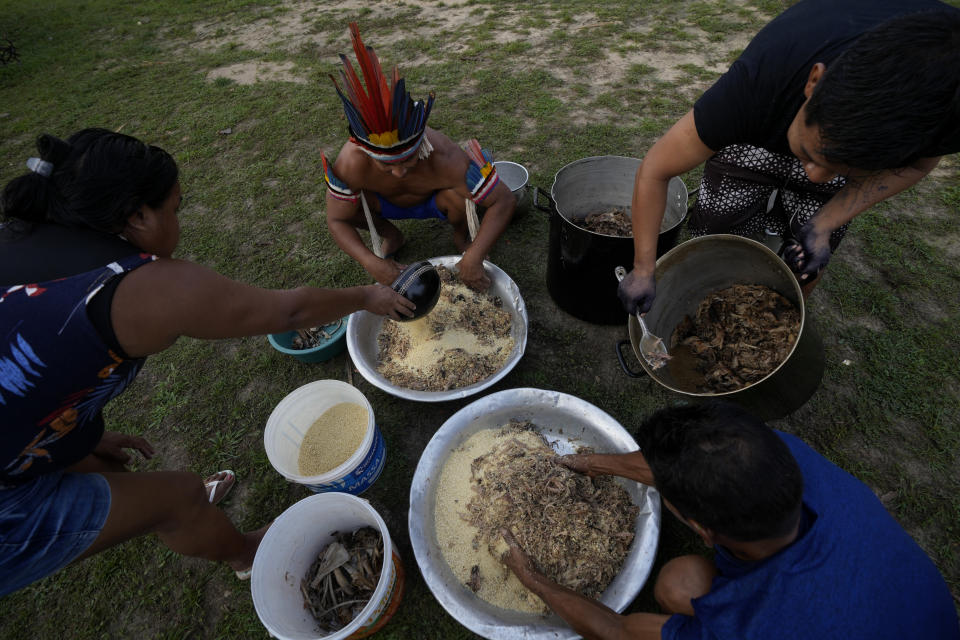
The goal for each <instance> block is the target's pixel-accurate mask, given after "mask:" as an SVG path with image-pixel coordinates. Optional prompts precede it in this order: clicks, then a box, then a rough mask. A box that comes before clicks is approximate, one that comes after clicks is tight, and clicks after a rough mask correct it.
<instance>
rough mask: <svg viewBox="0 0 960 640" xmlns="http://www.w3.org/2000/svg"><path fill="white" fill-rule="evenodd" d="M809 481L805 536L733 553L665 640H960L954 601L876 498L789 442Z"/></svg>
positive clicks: (720, 556)
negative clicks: (764, 549) (755, 551)
mask: <svg viewBox="0 0 960 640" xmlns="http://www.w3.org/2000/svg"><path fill="white" fill-rule="evenodd" d="M779 435H780V437H781V438H782V439H783V441H784V442H786V444H787V446H788V447H789V448H790V451H791V452H792V453H793V456H794V458H796V460H797V464H799V465H800V470H801V471H802V472H803V509H804V511H803V518H802V522H801V530H800V535H799V536H798V538H797V540H796V541H795V542H794V543H793V544H791V545H790V546H789V547H787V548H786V549H783V550H782V551H780V552H779V553H777V554H776V555H774V556H771V557H770V558H767V559H766V560H763V561H762V562H757V563H749V562H744V561H742V560H739V559H737V558H735V557H734V556H733V555H731V554H730V553H729V552H727V551H726V550H725V549H722V548H718V549H717V555H716V563H717V569H718V571H719V575H718V576H717V577H716V578H715V579H714V581H713V584H712V585H711V588H710V593H708V594H707V595H705V596H703V597H701V598H697V599H695V600H694V601H693V610H694V613H695V614H696V616H695V617H692V618H691V617H689V616H684V615H679V614H678V615H674V616H671V617H670V619H669V620H667V623H666V624H665V625H664V626H663V630H662V631H661V638H663V640H692V639H698V640H706V639H711V640H726V639H730V640H751V639H756V640H761V639H762V640H770V639H772V638H788V639H790V640H830V639H833V638H836V639H838V640H841V639H842V640H848V639H857V638H865V639H870V640H883V639H885V638H889V639H891V640H893V639H896V640H903V639H904V638H918V639H921V638H922V639H924V640H934V639H936V640H958V639H960V625H958V621H957V613H956V610H955V609H954V606H953V600H952V598H951V596H950V591H949V590H948V589H947V585H946V583H945V582H944V580H943V577H942V576H941V575H940V573H939V571H937V568H936V566H934V564H933V562H932V561H931V560H930V558H928V557H927V555H926V554H925V553H924V552H923V549H921V548H920V546H919V545H917V543H916V542H914V541H913V539H912V538H911V537H910V536H909V535H908V534H907V532H906V531H904V530H903V528H902V527H901V526H900V525H899V524H898V523H897V522H896V520H894V519H893V517H891V516H890V514H888V513H887V511H886V509H885V508H884V506H883V504H881V502H880V500H878V499H877V497H876V496H875V495H874V494H873V492H872V491H871V490H870V489H869V488H868V487H867V486H866V485H864V484H863V483H862V482H860V481H859V480H857V479H856V478H854V477H853V476H852V475H850V474H849V473H847V472H845V471H843V470H842V469H840V468H839V467H837V466H836V465H834V464H832V463H831V462H830V461H828V460H827V459H826V458H824V457H823V456H821V455H820V454H818V453H817V452H816V451H814V450H813V449H811V448H810V447H809V446H807V445H806V444H805V443H804V442H803V441H801V440H800V439H798V438H796V437H795V436H792V435H790V434H786V433H780V434H779Z"/></svg>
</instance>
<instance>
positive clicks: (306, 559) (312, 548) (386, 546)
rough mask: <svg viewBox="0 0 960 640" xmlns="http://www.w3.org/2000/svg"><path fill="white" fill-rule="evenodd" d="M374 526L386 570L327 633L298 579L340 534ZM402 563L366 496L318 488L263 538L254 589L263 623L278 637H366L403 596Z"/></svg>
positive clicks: (283, 639)
mask: <svg viewBox="0 0 960 640" xmlns="http://www.w3.org/2000/svg"><path fill="white" fill-rule="evenodd" d="M362 527H373V528H375V529H377V530H378V531H379V532H380V535H381V537H382V538H383V557H384V563H383V569H382V570H381V571H380V579H379V580H378V581H377V588H376V589H375V590H374V592H373V596H372V597H371V598H370V601H369V602H368V603H367V605H366V606H365V607H364V608H363V610H362V611H361V612H360V615H358V616H357V617H356V618H354V619H353V621H351V622H350V624H348V625H347V626H345V627H343V628H342V629H340V630H339V631H336V632H333V633H330V634H325V633H324V632H323V631H321V630H320V628H319V626H318V625H317V621H316V620H315V619H314V617H313V614H312V613H310V610H309V609H308V608H307V607H305V606H304V601H303V594H302V593H301V591H300V581H301V580H302V579H303V578H304V577H306V574H307V571H309V570H310V567H311V565H312V564H313V562H314V561H315V560H316V559H317V556H318V555H319V554H320V551H321V550H322V549H323V548H324V547H326V546H327V545H328V544H330V543H331V542H333V541H334V539H335V538H336V534H337V533H344V532H348V531H356V530H357V529H360V528H362ZM403 582H404V574H403V565H402V563H401V562H400V556H398V555H397V553H396V552H395V551H394V549H393V542H392V541H391V540H390V533H389V532H388V531H387V525H386V523H385V522H384V521H383V518H381V517H380V514H379V513H377V512H376V510H375V509H374V508H373V507H371V506H370V503H369V502H367V501H366V500H364V499H363V498H357V497H355V496H352V495H350V494H347V493H319V494H317V495H313V496H310V497H308V498H304V499H303V500H301V501H299V502H297V503H296V504H294V505H293V506H291V507H290V508H288V509H287V510H286V511H284V512H283V513H282V514H280V517H278V518H277V519H276V520H275V521H274V523H273V525H271V527H270V528H269V529H268V530H267V533H266V535H265V536H264V537H263V540H262V541H261V542H260V547H259V548H258V549H257V555H256V557H255V558H254V561H253V572H252V574H251V577H250V589H251V591H252V592H253V606H254V608H255V609H256V611H257V616H259V617H260V622H262V623H263V626H265V627H266V628H267V631H269V632H270V635H272V636H273V637H275V638H280V640H319V639H320V638H323V639H324V640H344V639H347V638H351V639H352V638H364V637H366V636H369V635H371V634H373V633H375V632H377V631H379V630H380V628H381V627H383V625H385V624H386V623H387V621H388V620H389V619H390V617H391V616H393V614H394V613H395V612H396V610H397V607H398V606H399V605H400V600H401V598H402V596H403Z"/></svg>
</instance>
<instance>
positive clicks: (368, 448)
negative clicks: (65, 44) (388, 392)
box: [263, 380, 386, 494]
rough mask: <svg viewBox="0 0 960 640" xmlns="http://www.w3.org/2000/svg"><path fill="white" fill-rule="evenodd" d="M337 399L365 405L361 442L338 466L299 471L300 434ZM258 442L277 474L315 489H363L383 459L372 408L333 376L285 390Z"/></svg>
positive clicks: (363, 398)
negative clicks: (314, 471) (313, 471)
mask: <svg viewBox="0 0 960 640" xmlns="http://www.w3.org/2000/svg"><path fill="white" fill-rule="evenodd" d="M341 402H352V403H354V404H359V405H361V406H362V407H365V408H366V409H367V431H366V433H365V434H364V436H363V442H361V443H360V447H359V448H358V449H357V450H356V451H354V452H353V454H352V455H351V456H350V457H349V458H347V460H346V462H344V463H343V464H341V465H340V466H338V467H336V468H334V469H331V470H330V471H328V472H326V473H322V474H320V475H316V476H303V475H300V473H299V457H300V445H301V444H302V443H303V437H304V436H305V435H306V433H307V431H308V430H309V429H310V426H311V425H313V423H314V422H316V420H317V418H319V417H320V416H321V415H323V413H324V412H325V411H326V410H327V409H329V408H331V407H332V406H334V405H337V404H340V403H341ZM263 446H264V448H265V449H266V450H267V458H268V459H269V460H270V464H272V465H273V468H274V469H276V470H277V472H278V473H279V474H280V475H282V476H283V477H284V478H286V479H287V480H289V481H290V482H296V483H298V484H302V485H306V486H307V487H309V488H310V489H312V490H313V491H315V492H317V493H321V492H325V491H343V492H346V493H353V494H359V493H363V492H364V491H365V490H367V489H369V488H370V486H371V485H372V484H373V483H374V481H376V479H377V478H378V477H379V476H380V472H381V471H383V465H384V462H385V460H386V446H385V445H384V442H383V436H382V435H381V433H380V429H379V428H377V425H376V422H375V421H374V417H373V407H371V406H370V402H369V401H368V400H367V398H366V396H364V395H363V394H362V393H360V391H358V390H357V389H356V387H354V386H352V385H349V384H347V383H346V382H341V381H339V380H317V381H316V382H311V383H309V384H305V385H303V386H302V387H299V388H298V389H295V390H294V391H292V392H290V393H289V394H288V395H287V396H286V397H285V398H284V399H283V400H281V401H280V403H279V404H277V406H276V407H275V408H274V409H273V412H272V413H271V414H270V417H269V418H267V426H266V428H265V429H264V432H263Z"/></svg>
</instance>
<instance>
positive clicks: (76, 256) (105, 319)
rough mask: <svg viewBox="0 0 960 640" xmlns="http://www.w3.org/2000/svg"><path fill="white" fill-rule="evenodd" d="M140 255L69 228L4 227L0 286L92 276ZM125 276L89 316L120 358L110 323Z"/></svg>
mask: <svg viewBox="0 0 960 640" xmlns="http://www.w3.org/2000/svg"><path fill="white" fill-rule="evenodd" d="M135 253H140V249H138V248H137V247H135V246H133V245H132V244H130V243H129V242H127V241H126V240H124V239H123V238H121V237H120V236H116V235H112V234H108V233H100V232H98V231H92V230H88V229H68V228H67V227H63V226H60V225H56V224H38V225H34V226H32V227H31V228H29V229H27V230H24V231H19V230H17V229H15V228H11V226H10V225H2V226H0V286H4V287H6V286H11V285H17V284H33V283H38V282H45V281H48V280H55V279H57V278H66V277H69V276H74V275H77V274H80V273H84V272H86V271H91V270H93V269H97V268H99V267H103V266H104V265H107V264H110V263H111V262H113V261H115V260H117V259H119V258H123V257H125V256H129V255H131V254H135ZM125 275H126V273H121V274H118V275H117V276H116V277H114V278H111V279H110V280H109V281H108V282H107V283H106V284H105V285H104V286H103V289H101V290H100V291H99V292H98V293H97V295H95V296H94V297H93V299H92V300H90V302H89V304H88V305H87V315H88V317H89V318H90V322H91V323H92V324H93V326H94V327H95V328H96V329H97V332H98V333H99V334H100V337H101V338H103V341H104V342H105V343H106V344H107V346H109V347H110V348H111V349H114V350H115V351H116V353H117V354H119V355H120V356H121V357H126V354H125V353H124V352H123V349H121V348H120V344H119V343H118V342H117V337H116V334H115V333H114V331H113V323H112V322H111V321H110V305H111V303H112V302H113V294H114V292H115V291H116V289H117V285H118V284H120V280H121V279H122V278H123V277H124V276H125Z"/></svg>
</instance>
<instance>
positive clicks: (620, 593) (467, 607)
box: [409, 389, 660, 640]
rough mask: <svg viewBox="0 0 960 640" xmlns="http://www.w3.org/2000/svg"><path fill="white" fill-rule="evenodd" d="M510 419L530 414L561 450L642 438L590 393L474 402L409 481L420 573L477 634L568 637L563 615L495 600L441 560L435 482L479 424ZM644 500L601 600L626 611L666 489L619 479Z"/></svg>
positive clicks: (612, 447) (512, 394) (643, 570)
mask: <svg viewBox="0 0 960 640" xmlns="http://www.w3.org/2000/svg"><path fill="white" fill-rule="evenodd" d="M511 419H516V420H531V421H533V422H534V423H535V424H537V426H539V427H541V433H543V435H544V436H545V437H546V438H547V440H548V441H549V442H550V443H551V444H553V446H554V448H555V449H556V450H557V451H558V452H559V453H574V452H575V450H576V448H577V447H580V446H590V447H593V448H594V449H595V450H596V451H597V452H598V453H629V452H631V451H636V450H637V448H638V447H637V444H636V442H635V441H634V439H633V438H632V437H631V436H630V434H629V433H627V431H626V430H625V429H624V428H623V427H622V426H621V425H620V423H618V422H617V421H616V420H614V419H613V418H612V417H611V416H610V415H609V414H607V413H605V412H604V411H601V410H600V409H598V408H597V407H595V406H593V405H592V404H590V403H589V402H586V401H585V400H581V399H579V398H576V397H574V396H570V395H567V394H564V393H560V392H557V391H545V390H542V389H508V390H506V391H500V392H498V393H492V394H490V395H488V396H485V397H483V398H480V399H479V400H477V401H475V402H472V403H470V404H469V405H467V406H466V407H464V408H463V409H461V410H460V411H458V412H457V413H455V414H454V415H453V416H451V417H450V419H448V420H447V421H446V422H444V423H443V426H441V427H440V429H439V430H438V431H437V432H436V433H435V434H434V436H433V438H431V439H430V442H429V443H428V444H427V446H426V448H425V449H424V450H423V455H421V456H420V462H419V463H418V464H417V470H416V473H414V475H413V484H412V486H411V488H410V511H409V527H410V542H411V544H412V545H413V552H414V555H415V556H416V558H417V564H418V565H419V566H420V572H421V573H422V574H423V578H424V580H425V581H426V583H427V586H429V587H430V591H432V592H433V595H434V596H435V597H436V598H437V600H438V601H439V602H440V604H441V605H442V606H443V608H444V609H446V610H447V612H448V613H449V614H450V615H451V616H453V617H454V618H456V619H457V621H458V622H460V624H462V625H464V626H465V627H467V628H468V629H470V630H471V631H473V632H474V633H477V634H479V635H481V636H483V637H485V638H491V639H503V640H507V639H511V640H512V639H514V638H528V639H541V638H542V639H546V638H551V639H566V638H577V637H579V636H578V635H577V633H576V632H574V631H573V630H572V629H571V628H570V627H569V626H567V624H566V623H565V622H563V620H561V619H560V618H559V617H558V616H557V615H555V614H550V615H548V616H542V615H537V614H532V613H521V612H519V611H508V610H506V609H501V608H500V607H495V606H493V605H491V604H488V603H487V602H485V601H483V600H481V599H480V598H478V597H477V596H476V595H475V594H474V593H473V592H472V591H470V590H469V589H468V588H467V587H466V586H464V585H463V584H461V583H460V582H459V581H458V580H457V578H456V577H455V576H454V574H453V571H452V570H451V569H450V567H449V565H448V564H447V563H446V561H445V560H444V559H443V555H442V554H441V551H440V548H439V545H438V543H437V534H436V517H435V513H434V512H435V508H436V505H435V502H436V492H437V483H438V482H439V480H440V474H441V472H442V470H443V465H444V464H445V463H446V461H447V457H448V456H449V455H450V452H451V451H452V450H453V449H455V448H456V447H458V446H460V445H461V444H462V443H463V442H464V441H465V440H466V439H467V438H469V437H470V436H471V435H473V434H474V433H476V432H477V431H480V430H481V429H488V428H496V427H500V426H502V425H505V424H506V423H507V422H509V421H510V420H511ZM618 482H620V484H621V485H622V486H623V488H624V489H626V490H627V492H628V493H629V494H630V498H631V500H633V503H634V504H636V505H637V506H639V507H640V514H639V515H638V516H637V519H636V522H635V524H634V532H635V534H636V537H635V538H634V539H633V543H632V544H631V545H630V551H629V553H628V555H627V558H626V561H625V562H624V565H623V569H622V570H621V571H620V574H619V575H618V576H617V577H616V578H615V579H614V581H613V582H612V583H611V584H610V586H609V587H608V588H607V590H606V591H604V593H603V596H602V597H601V598H600V601H601V602H603V603H604V604H605V605H607V606H608V607H610V608H611V609H613V610H614V611H617V612H620V611H623V610H624V609H625V608H626V606H627V605H628V604H630V602H632V601H633V600H634V598H636V597H637V594H638V593H640V589H641V588H643V585H644V583H645V582H646V581H647V578H648V577H649V575H650V570H651V568H652V567H653V560H654V557H655V556H656V552H657V541H658V539H659V537H660V495H659V494H658V493H657V491H656V489H653V488H651V487H646V486H644V485H641V484H639V483H637V482H631V481H628V480H624V479H622V478H618Z"/></svg>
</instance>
